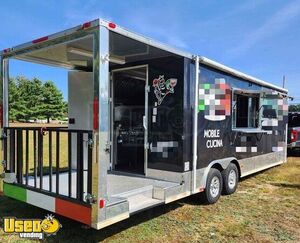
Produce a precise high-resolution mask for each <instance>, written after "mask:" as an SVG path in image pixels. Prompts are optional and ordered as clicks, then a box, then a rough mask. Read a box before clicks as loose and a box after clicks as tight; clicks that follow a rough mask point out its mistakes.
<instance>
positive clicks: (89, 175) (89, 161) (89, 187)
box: [87, 132, 93, 194]
mask: <svg viewBox="0 0 300 243" xmlns="http://www.w3.org/2000/svg"><path fill="white" fill-rule="evenodd" d="M88 141H93V133H92V132H89V133H88ZM92 155H93V145H90V144H89V145H88V154H87V156H88V158H87V166H88V171H87V193H89V194H92Z"/></svg>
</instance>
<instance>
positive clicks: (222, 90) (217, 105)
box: [198, 78, 231, 121]
mask: <svg viewBox="0 0 300 243" xmlns="http://www.w3.org/2000/svg"><path fill="white" fill-rule="evenodd" d="M230 104H231V88H230V86H229V85H228V84H226V82H225V79H224V78H220V79H215V83H214V84H209V83H204V84H200V87H199V104H198V111H199V112H201V111H202V112H204V118H205V119H207V120H210V121H223V120H225V119H226V116H230V113H231V106H230Z"/></svg>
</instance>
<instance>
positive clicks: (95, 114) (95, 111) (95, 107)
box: [93, 97, 99, 130]
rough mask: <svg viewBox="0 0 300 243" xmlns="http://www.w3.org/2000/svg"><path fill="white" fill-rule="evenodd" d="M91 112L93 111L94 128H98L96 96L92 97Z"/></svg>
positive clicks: (97, 101) (97, 102)
mask: <svg viewBox="0 0 300 243" xmlns="http://www.w3.org/2000/svg"><path fill="white" fill-rule="evenodd" d="M93 112H94V114H93V115H94V117H93V119H94V130H98V128H99V100H98V97H95V98H94V104H93Z"/></svg>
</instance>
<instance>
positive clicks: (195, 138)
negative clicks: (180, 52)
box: [192, 56, 200, 193]
mask: <svg viewBox="0 0 300 243" xmlns="http://www.w3.org/2000/svg"><path fill="white" fill-rule="evenodd" d="M194 60H195V65H196V68H195V69H196V70H195V75H196V76H195V103H194V115H193V118H194V120H193V170H192V193H196V192H197V190H196V186H197V185H196V181H197V173H196V172H197V159H198V158H197V146H198V96H199V61H200V60H199V56H196V57H195V58H194Z"/></svg>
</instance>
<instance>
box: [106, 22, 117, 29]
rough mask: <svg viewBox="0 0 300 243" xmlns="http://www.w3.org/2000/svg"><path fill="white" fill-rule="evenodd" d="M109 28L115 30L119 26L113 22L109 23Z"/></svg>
mask: <svg viewBox="0 0 300 243" xmlns="http://www.w3.org/2000/svg"><path fill="white" fill-rule="evenodd" d="M108 27H109V28H111V29H115V28H116V27H117V25H116V24H115V23H113V22H109V23H108Z"/></svg>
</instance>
